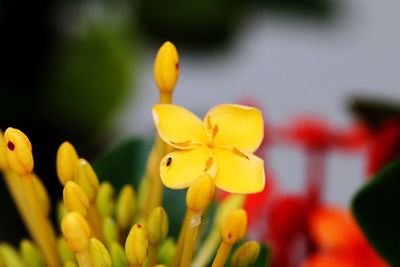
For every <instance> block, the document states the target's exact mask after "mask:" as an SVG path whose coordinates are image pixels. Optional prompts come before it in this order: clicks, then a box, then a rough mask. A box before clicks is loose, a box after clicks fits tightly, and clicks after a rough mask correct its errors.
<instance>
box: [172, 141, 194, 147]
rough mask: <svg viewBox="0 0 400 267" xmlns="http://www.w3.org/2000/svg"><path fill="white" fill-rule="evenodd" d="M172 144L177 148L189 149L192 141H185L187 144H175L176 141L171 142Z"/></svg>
mask: <svg viewBox="0 0 400 267" xmlns="http://www.w3.org/2000/svg"><path fill="white" fill-rule="evenodd" d="M171 143H172V144H173V145H175V146H180V147H187V146H190V145H191V144H192V141H190V140H188V141H185V142H174V141H171Z"/></svg>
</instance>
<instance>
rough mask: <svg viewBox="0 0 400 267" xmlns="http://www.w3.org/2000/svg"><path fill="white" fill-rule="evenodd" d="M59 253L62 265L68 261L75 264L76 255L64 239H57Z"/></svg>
mask: <svg viewBox="0 0 400 267" xmlns="http://www.w3.org/2000/svg"><path fill="white" fill-rule="evenodd" d="M57 251H58V255H59V257H60V260H61V263H63V264H66V263H67V262H68V261H70V262H75V254H74V252H72V250H71V249H70V248H69V246H68V244H67V242H65V239H64V237H59V238H57Z"/></svg>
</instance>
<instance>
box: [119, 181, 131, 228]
mask: <svg viewBox="0 0 400 267" xmlns="http://www.w3.org/2000/svg"><path fill="white" fill-rule="evenodd" d="M135 200H136V199H135V190H134V189H133V187H132V186H131V185H125V186H124V187H123V188H122V190H121V192H120V193H119V196H118V200H117V204H116V210H115V217H116V219H117V224H118V227H119V228H120V229H121V230H123V231H125V230H127V229H129V227H131V226H132V225H133V222H134V219H135V211H136V201H135Z"/></svg>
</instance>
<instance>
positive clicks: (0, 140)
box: [0, 130, 9, 171]
mask: <svg viewBox="0 0 400 267" xmlns="http://www.w3.org/2000/svg"><path fill="white" fill-rule="evenodd" d="M6 153H7V152H6V144H5V142H4V134H3V131H2V130H0V170H2V171H5V170H8V168H9V166H8V159H7V154H6Z"/></svg>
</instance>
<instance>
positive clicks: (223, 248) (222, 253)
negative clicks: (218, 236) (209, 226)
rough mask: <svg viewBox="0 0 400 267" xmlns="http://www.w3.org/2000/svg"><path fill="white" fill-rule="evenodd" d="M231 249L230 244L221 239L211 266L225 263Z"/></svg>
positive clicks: (218, 266) (219, 266) (217, 266)
mask: <svg viewBox="0 0 400 267" xmlns="http://www.w3.org/2000/svg"><path fill="white" fill-rule="evenodd" d="M231 250H232V245H230V244H227V243H225V242H223V241H222V242H221V245H220V246H219V248H218V252H217V255H216V256H215V259H214V262H213V264H212V265H211V267H223V266H224V265H225V262H226V260H227V259H228V256H229V253H230V252H231Z"/></svg>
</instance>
